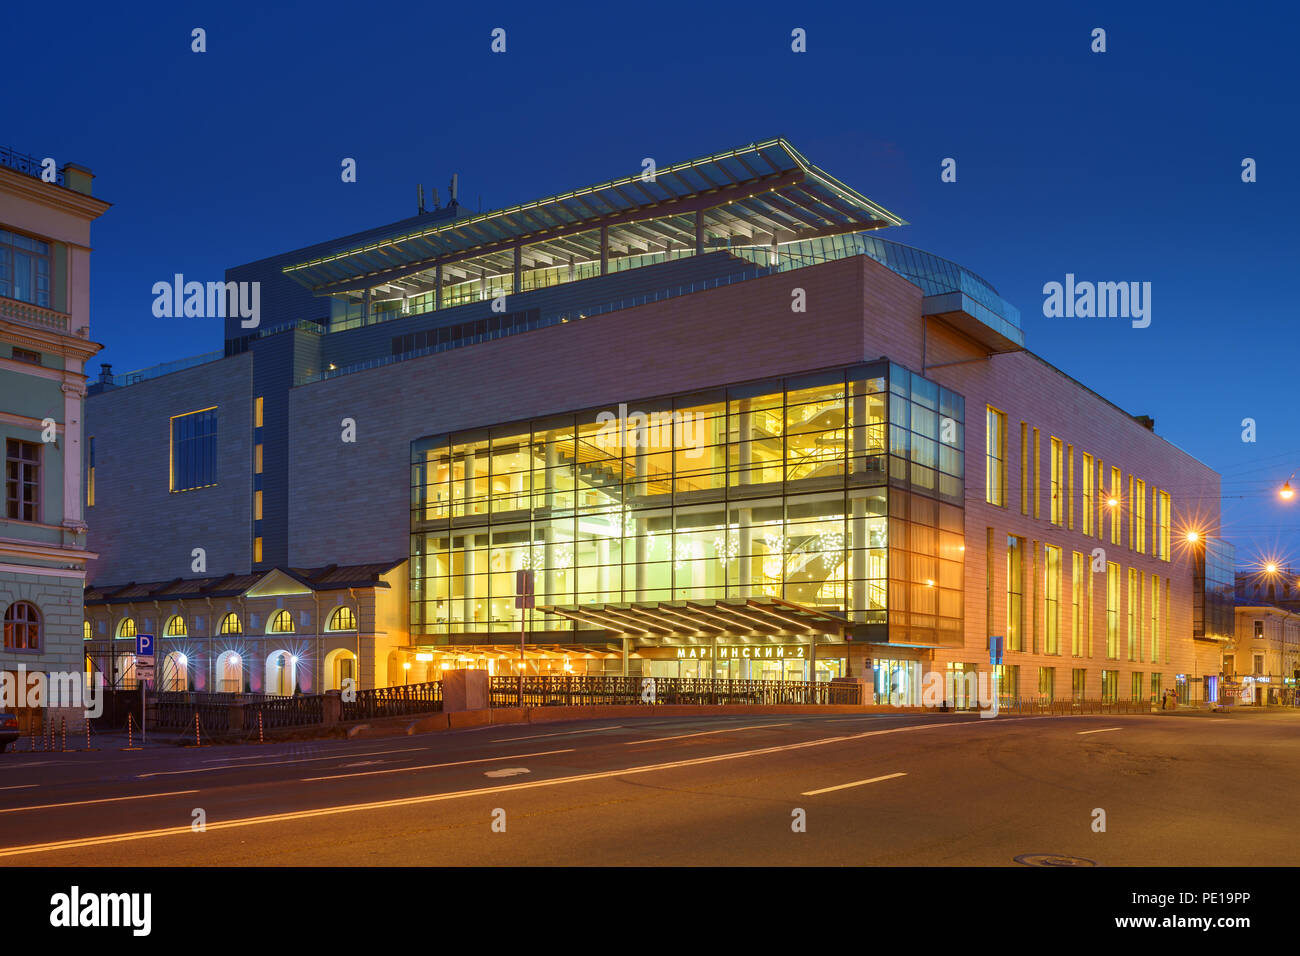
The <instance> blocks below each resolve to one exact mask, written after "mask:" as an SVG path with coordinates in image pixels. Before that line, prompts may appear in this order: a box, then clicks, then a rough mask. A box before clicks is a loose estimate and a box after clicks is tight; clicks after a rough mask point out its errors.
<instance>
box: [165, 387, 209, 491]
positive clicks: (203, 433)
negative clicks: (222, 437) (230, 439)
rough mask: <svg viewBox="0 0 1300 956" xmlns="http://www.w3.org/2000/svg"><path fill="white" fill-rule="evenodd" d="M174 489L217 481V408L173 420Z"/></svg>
mask: <svg viewBox="0 0 1300 956" xmlns="http://www.w3.org/2000/svg"><path fill="white" fill-rule="evenodd" d="M171 430H172V434H171V490H172V491H192V490H193V489H195V488H207V487H210V486H211V485H215V484H216V483H217V410H216V408H215V407H214V408H205V409H202V410H201V411H197V412H189V413H188V414H185V415H177V416H175V417H174V418H172V420H171Z"/></svg>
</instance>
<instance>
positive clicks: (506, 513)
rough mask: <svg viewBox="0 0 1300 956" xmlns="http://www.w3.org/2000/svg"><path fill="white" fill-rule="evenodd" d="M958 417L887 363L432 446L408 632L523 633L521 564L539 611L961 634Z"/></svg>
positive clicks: (421, 465) (417, 475) (954, 637)
mask: <svg viewBox="0 0 1300 956" xmlns="http://www.w3.org/2000/svg"><path fill="white" fill-rule="evenodd" d="M963 423H964V403H963V401H962V398H961V397H960V396H959V395H956V394H955V393H952V392H949V391H948V390H946V389H941V388H940V387H939V386H937V385H936V384H934V383H933V382H929V381H928V380H926V379H923V378H922V377H921V376H919V375H913V374H912V373H910V372H908V371H907V370H906V369H903V368H901V367H900V366H897V365H888V364H886V363H883V362H882V363H877V364H875V365H870V366H858V367H853V368H849V369H836V370H833V371H830V372H822V373H814V374H810V375H805V376H799V377H791V378H786V379H776V380H768V381H763V382H756V383H747V384H743V385H737V386H731V387H728V388H725V389H718V390H715V391H708V392H701V393H696V394H691V395H679V396H675V397H671V398H665V399H656V400H645V401H634V402H628V403H625V404H621V405H619V406H617V407H613V408H606V409H592V410H588V411H585V412H580V413H576V414H571V415H563V416H557V417H554V418H547V419H538V420H534V421H531V422H524V423H520V424H515V425H504V426H498V427H494V428H489V429H484V430H481V431H475V432H460V433H455V434H452V435H440V436H433V437H431V438H428V439H421V440H420V441H417V442H415V443H413V446H412V449H413V460H412V497H411V503H412V552H411V575H412V580H411V595H412V610H411V626H412V632H413V635H414V636H415V638H416V639H417V640H421V641H422V642H426V643H438V642H439V640H440V639H441V641H442V642H449V641H451V640H452V639H453V638H454V637H455V636H458V635H491V634H494V633H498V634H502V635H504V634H507V633H516V632H518V630H519V627H520V612H519V610H518V609H516V608H515V600H514V598H515V572H516V571H518V570H521V569H528V570H531V571H533V572H534V574H535V593H536V603H537V604H539V605H546V604H603V603H621V602H632V601H637V602H656V601H674V600H687V599H695V600H711V599H719V598H736V597H751V596H770V597H778V598H783V599H785V600H789V601H793V602H796V603H798V604H803V605H807V606H811V607H819V608H823V609H826V610H831V611H837V612H844V613H846V614H847V616H848V618H849V619H850V620H851V621H852V622H853V623H855V624H860V625H877V626H878V627H881V628H883V627H884V626H885V625H888V627H889V635H890V638H891V639H892V640H895V641H903V640H912V641H916V642H925V643H932V642H934V641H936V640H938V639H940V638H942V639H943V642H950V643H960V640H961V617H962V600H961V594H962V552H963V551H964V547H963V540H962V511H961V500H962V494H963V484H962V461H963V453H964V445H963ZM538 624H539V625H540V624H541V622H538ZM545 626H546V627H547V628H548V629H551V630H554V629H555V628H556V627H566V628H571V627H573V625H567V624H565V625H561V624H557V623H555V622H548V623H547V624H546V625H545ZM457 639H463V638H457ZM498 639H499V638H498Z"/></svg>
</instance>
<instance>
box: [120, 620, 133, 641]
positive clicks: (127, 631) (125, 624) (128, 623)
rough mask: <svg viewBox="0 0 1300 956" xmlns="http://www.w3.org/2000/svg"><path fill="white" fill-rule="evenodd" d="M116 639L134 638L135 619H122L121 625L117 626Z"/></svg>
mask: <svg viewBox="0 0 1300 956" xmlns="http://www.w3.org/2000/svg"><path fill="white" fill-rule="evenodd" d="M117 636H118V637H135V618H133V617H124V618H122V623H121V624H119V625H118V626H117Z"/></svg>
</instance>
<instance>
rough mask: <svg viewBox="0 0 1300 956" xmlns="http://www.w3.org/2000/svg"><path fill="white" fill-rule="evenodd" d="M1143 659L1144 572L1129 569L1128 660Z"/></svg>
mask: <svg viewBox="0 0 1300 956" xmlns="http://www.w3.org/2000/svg"><path fill="white" fill-rule="evenodd" d="M1141 658H1142V572H1141V571H1139V570H1138V569H1137V568H1129V569H1128V659H1129V660H1131V661H1136V660H1141Z"/></svg>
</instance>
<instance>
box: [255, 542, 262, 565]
mask: <svg viewBox="0 0 1300 956" xmlns="http://www.w3.org/2000/svg"><path fill="white" fill-rule="evenodd" d="M261 562H262V539H261V538H254V539H253V563H254V564H261Z"/></svg>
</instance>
